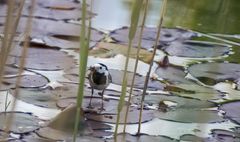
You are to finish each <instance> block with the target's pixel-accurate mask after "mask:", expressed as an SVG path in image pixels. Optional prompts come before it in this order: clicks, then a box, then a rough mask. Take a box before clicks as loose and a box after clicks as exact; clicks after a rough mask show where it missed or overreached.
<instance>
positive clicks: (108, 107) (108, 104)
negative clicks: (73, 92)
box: [57, 96, 118, 114]
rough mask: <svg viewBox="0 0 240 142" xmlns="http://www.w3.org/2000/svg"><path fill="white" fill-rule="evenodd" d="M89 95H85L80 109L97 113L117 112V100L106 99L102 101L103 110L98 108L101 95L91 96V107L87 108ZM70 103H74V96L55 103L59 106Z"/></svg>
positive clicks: (63, 106) (100, 102) (62, 106)
mask: <svg viewBox="0 0 240 142" xmlns="http://www.w3.org/2000/svg"><path fill="white" fill-rule="evenodd" d="M89 102H90V97H85V98H84V101H83V105H82V109H83V110H84V111H85V112H91V113H98V114H117V106H118V100H114V99H108V100H104V101H103V106H104V109H105V110H100V108H101V106H102V99H101V97H100V96H99V97H93V98H92V103H91V104H92V108H89V107H88V106H89ZM72 104H76V98H64V99H60V100H58V102H57V105H58V106H59V107H61V108H66V107H68V106H70V105H72Z"/></svg>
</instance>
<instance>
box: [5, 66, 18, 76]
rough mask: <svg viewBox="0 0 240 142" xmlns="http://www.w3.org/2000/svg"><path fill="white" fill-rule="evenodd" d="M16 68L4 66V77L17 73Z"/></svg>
mask: <svg viewBox="0 0 240 142" xmlns="http://www.w3.org/2000/svg"><path fill="white" fill-rule="evenodd" d="M18 72H19V71H18V68H16V67H13V66H5V67H4V73H3V74H4V77H12V76H17V75H18Z"/></svg>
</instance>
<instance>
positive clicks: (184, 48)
mask: <svg viewBox="0 0 240 142" xmlns="http://www.w3.org/2000/svg"><path fill="white" fill-rule="evenodd" d="M164 51H166V52H167V53H168V54H169V55H171V56H181V57H193V58H204V57H218V56H223V55H225V54H228V53H229V51H230V46H228V45H224V44H219V43H215V42H204V41H191V40H189V41H184V42H180V41H177V42H172V43H171V44H170V45H169V46H167V47H166V48H165V49H164Z"/></svg>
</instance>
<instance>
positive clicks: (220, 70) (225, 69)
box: [188, 63, 240, 85]
mask: <svg viewBox="0 0 240 142" xmlns="http://www.w3.org/2000/svg"><path fill="white" fill-rule="evenodd" d="M188 71H189V73H190V74H191V75H192V76H193V77H195V78H197V79H199V80H200V81H201V82H203V83H205V84H209V82H210V85H213V84H212V83H211V82H213V81H215V82H221V81H225V80H232V81H234V80H236V79H238V78H240V74H239V71H240V65H239V64H234V63H203V64H194V65H192V66H190V67H189V68H188Z"/></svg>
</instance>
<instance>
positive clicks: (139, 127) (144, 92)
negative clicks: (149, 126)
mask: <svg viewBox="0 0 240 142" xmlns="http://www.w3.org/2000/svg"><path fill="white" fill-rule="evenodd" d="M166 5H167V0H164V1H163V4H162V6H161V14H160V15H161V17H160V21H159V25H158V30H157V37H156V40H155V43H154V50H153V54H152V58H151V62H150V66H149V70H148V72H147V75H146V78H145V82H144V88H143V94H142V99H141V107H140V113H139V121H138V132H137V133H138V134H140V133H141V124H142V112H143V102H144V100H145V95H146V92H147V86H148V81H149V78H150V73H151V70H152V66H153V61H154V56H155V54H156V51H157V44H158V41H159V40H160V31H161V27H162V23H163V18H164V14H165V11H166Z"/></svg>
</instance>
